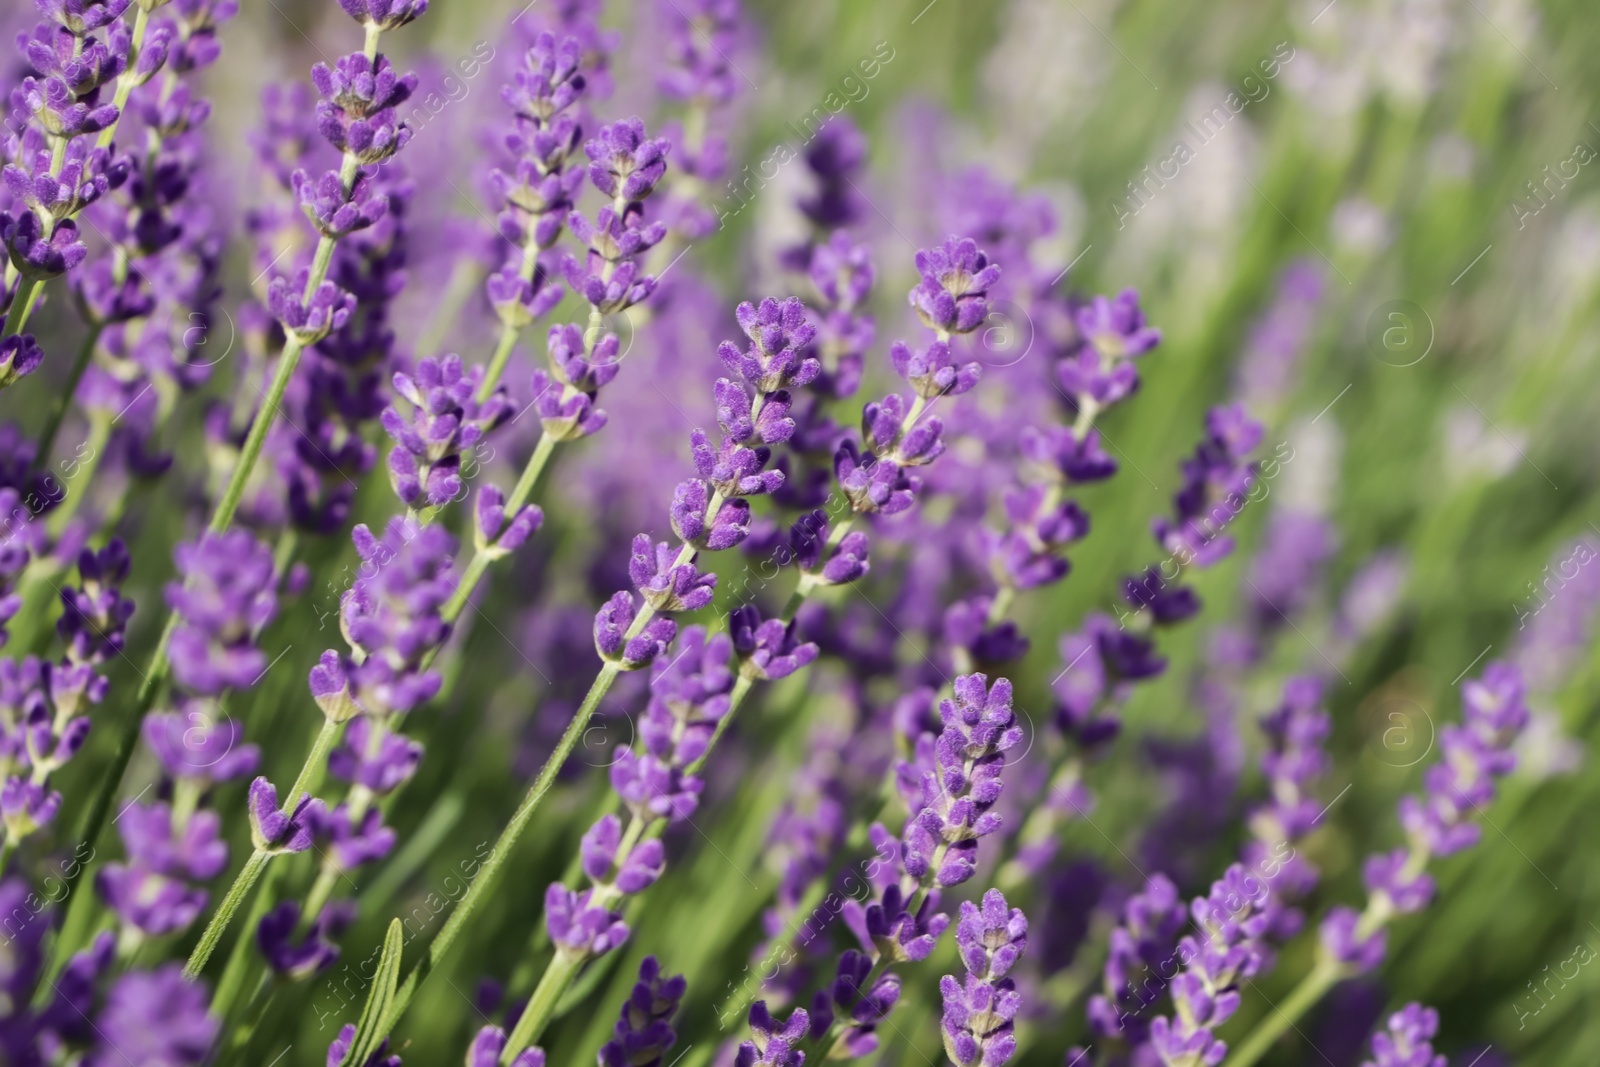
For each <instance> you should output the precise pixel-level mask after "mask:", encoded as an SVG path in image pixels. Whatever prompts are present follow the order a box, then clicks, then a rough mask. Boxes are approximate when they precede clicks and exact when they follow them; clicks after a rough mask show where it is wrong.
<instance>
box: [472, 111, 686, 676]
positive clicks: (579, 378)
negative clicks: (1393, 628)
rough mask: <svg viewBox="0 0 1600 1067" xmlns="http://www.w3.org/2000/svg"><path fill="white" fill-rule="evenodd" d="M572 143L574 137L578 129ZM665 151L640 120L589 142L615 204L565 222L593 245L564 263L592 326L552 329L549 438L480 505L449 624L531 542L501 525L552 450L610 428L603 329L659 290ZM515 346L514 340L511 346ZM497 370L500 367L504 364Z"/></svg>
mask: <svg viewBox="0 0 1600 1067" xmlns="http://www.w3.org/2000/svg"><path fill="white" fill-rule="evenodd" d="M567 136H571V137H573V138H576V136H577V133H576V130H575V129H574V130H573V131H569V132H568V134H567ZM667 150H668V145H667V143H666V142H665V141H661V140H652V139H650V138H649V137H647V136H646V134H645V128H644V123H643V121H641V120H639V119H627V120H624V121H622V122H618V123H614V124H613V125H610V126H605V127H602V128H601V130H600V133H599V135H598V136H597V137H596V138H595V139H593V140H590V141H588V142H586V143H585V144H584V152H585V153H586V154H587V155H588V157H589V160H590V162H589V169H588V175H589V180H590V183H591V184H593V185H594V186H595V188H597V189H598V190H600V191H601V192H602V193H604V194H606V195H607V196H609V197H611V203H610V204H607V205H605V206H603V207H601V208H600V210H599V212H598V213H597V214H596V217H595V219H594V221H593V222H592V223H591V222H590V221H589V220H588V219H587V218H586V217H584V216H583V215H581V214H580V213H578V212H577V211H572V212H570V213H569V214H568V216H567V218H566V224H567V226H568V228H569V229H571V231H572V233H573V235H574V236H575V237H576V238H577V239H578V240H579V241H581V242H583V243H584V244H585V245H587V246H588V252H587V255H586V256H585V258H584V259H582V260H579V259H577V258H575V257H573V256H571V255H568V256H566V257H565V258H564V259H563V262H562V271H563V273H564V274H565V276H566V279H567V282H568V284H569V285H571V286H572V288H573V291H574V292H577V293H578V294H580V295H581V296H582V297H583V298H584V299H585V300H586V301H588V303H589V322H588V326H587V328H585V329H580V328H579V327H578V326H576V325H575V324H571V323H569V324H566V325H562V326H553V327H551V329H550V340H549V346H548V355H549V359H550V370H549V372H546V371H543V370H536V371H534V373H533V381H532V386H533V396H534V399H533V407H534V408H535V410H537V412H538V414H539V421H540V425H541V428H542V430H543V433H541V434H540V437H539V442H538V444H537V445H535V446H534V450H533V455H532V456H530V457H529V458H528V462H527V464H526V465H525V466H524V467H523V470H522V474H521V476H520V477H519V478H518V479H517V484H516V485H515V486H514V487H513V488H512V490H511V492H510V494H509V495H507V496H503V497H502V495H501V494H500V492H499V490H497V489H496V490H493V491H492V496H491V497H489V498H488V499H483V498H480V500H479V505H478V516H479V523H478V531H477V551H475V552H474V553H473V556H472V559H471V560H470V561H468V563H467V566H466V568H465V570H464V572H463V574H462V578H461V582H460V585H459V586H458V587H457V589H456V595H455V596H454V597H452V598H451V600H450V602H449V603H448V604H446V605H445V609H444V617H445V620H446V621H447V622H454V621H455V619H456V618H457V617H458V616H459V615H460V614H461V612H462V610H464V609H465V608H466V605H467V601H468V599H469V598H470V597H471V596H472V593H473V591H474V590H475V589H476V588H477V585H478V581H479V579H481V578H482V577H483V574H484V572H485V571H487V570H488V568H489V565H490V564H491V563H493V562H494V561H495V560H496V559H499V558H501V557H502V556H504V555H505V554H506V553H507V552H509V551H510V550H511V549H512V548H513V547H515V543H520V540H519V537H520V539H525V538H526V536H527V533H526V532H521V533H520V534H519V530H518V527H517V525H516V523H515V522H514V521H513V522H506V523H504V524H503V525H502V523H501V520H502V519H503V518H504V517H505V516H513V517H515V516H519V515H522V514H524V508H525V506H526V505H527V503H528V498H529V496H531V495H532V493H533V488H534V486H535V485H536V484H537V483H538V480H539V476H540V475H541V474H542V473H543V471H544V468H545V465H546V464H547V463H548V462H549V460H550V456H551V455H552V454H553V452H554V450H555V446H556V445H557V444H560V443H562V442H565V441H575V440H578V439H580V438H582V437H587V436H588V435H589V434H592V433H595V432H596V431H598V430H599V429H600V428H601V427H603V426H604V425H605V421H606V415H605V412H604V411H602V410H601V409H600V408H598V407H596V406H595V398H596V396H597V394H598V393H599V391H600V389H601V387H602V386H604V385H606V384H607V383H608V382H610V381H611V380H612V379H613V378H615V377H616V374H617V369H618V368H617V360H618V359H619V355H618V353H619V351H620V349H621V342H620V340H619V339H618V337H617V335H616V334H615V333H613V332H611V331H609V330H607V329H605V316H607V315H616V314H620V313H621V312H624V311H626V310H627V309H628V308H630V307H633V306H634V305H635V304H638V303H641V302H642V301H645V300H648V299H649V297H650V294H651V293H653V292H654V291H655V286H656V281H655V279H654V278H653V277H651V276H650V275H648V274H644V273H642V271H641V269H640V266H639V263H638V259H639V257H641V256H642V255H643V254H644V253H645V252H648V251H649V250H650V249H651V248H653V247H654V246H655V245H657V244H659V243H660V242H661V239H662V238H663V237H665V236H666V232H667V231H666V227H665V225H664V224H662V223H659V222H656V223H649V224H647V223H646V222H645V221H644V200H645V198H646V197H648V196H649V195H650V194H651V193H652V192H654V190H655V187H656V185H657V184H658V183H659V182H660V181H661V179H662V176H663V175H664V174H665V173H666V168H667V164H666V154H667ZM514 341H515V337H514V336H513V338H512V342H511V343H514ZM507 352H509V347H508V348H507ZM500 363H501V365H502V366H503V364H504V360H503V359H501V360H500ZM498 373H499V372H498V370H496V369H495V367H494V365H493V364H491V366H490V371H489V373H488V374H486V375H485V376H484V379H483V385H481V386H480V388H479V395H480V396H487V395H488V392H487V390H489V389H491V388H493V387H494V385H495V382H496V380H497V378H498ZM486 520H488V521H486ZM683 562H685V561H683V560H680V561H679V564H680V565H681V564H682V563H683ZM623 626H624V628H625V627H626V626H627V623H626V622H624V623H623ZM633 636H638V635H637V634H635V635H633ZM641 665H642V664H641Z"/></svg>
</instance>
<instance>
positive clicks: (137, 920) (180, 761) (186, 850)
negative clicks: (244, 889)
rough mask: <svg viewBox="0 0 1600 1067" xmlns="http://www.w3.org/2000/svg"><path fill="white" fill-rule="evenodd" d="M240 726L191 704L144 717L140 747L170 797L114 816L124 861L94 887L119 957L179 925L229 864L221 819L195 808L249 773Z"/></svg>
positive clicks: (255, 752)
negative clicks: (115, 929) (112, 922)
mask: <svg viewBox="0 0 1600 1067" xmlns="http://www.w3.org/2000/svg"><path fill="white" fill-rule="evenodd" d="M242 736H243V730H242V729H241V728H240V727H239V725H238V724H237V723H235V722H233V721H232V720H229V719H221V720H218V721H216V722H212V721H211V720H210V719H209V718H208V717H207V714H206V712H205V711H203V710H202V709H201V708H200V707H198V706H196V705H195V704H191V705H190V706H189V707H188V708H187V709H186V710H185V711H183V712H163V713H158V714H155V715H151V716H149V717H148V718H146V719H145V721H144V739H145V744H146V745H148V746H149V748H150V750H151V751H152V752H153V753H155V756H156V759H157V761H158V763H159V764H160V767H161V772H162V775H163V776H164V779H165V780H166V781H167V782H170V783H171V793H172V799H171V801H170V802H165V801H162V802H157V803H153V804H145V805H139V804H135V805H131V806H129V807H128V809H127V810H126V811H125V812H124V813H123V815H122V817H121V818H119V819H118V820H117V830H118V832H119V833H120V834H121V836H122V843H123V848H124V851H125V852H126V853H127V861H126V862H125V863H108V864H106V865H105V866H104V867H102V868H101V869H100V870H99V872H98V873H97V874H96V876H95V888H96V890H97V891H98V892H99V894H100V896H101V898H102V899H103V900H105V902H106V904H107V905H108V906H109V907H110V908H111V909H112V911H114V912H116V914H117V917H118V918H119V919H120V920H121V922H122V924H123V925H122V933H121V936H120V937H119V939H118V944H119V955H123V956H126V955H127V954H128V953H130V952H131V951H132V950H133V949H135V948H136V947H137V946H138V945H139V944H140V943H141V942H142V940H143V939H144V938H146V937H160V936H162V935H164V934H169V933H174V932H178V931H181V930H184V929H186V928H187V927H188V926H189V925H190V924H191V923H192V922H194V920H195V919H196V918H198V917H199V915H200V913H201V912H202V911H203V910H204V909H205V904H206V900H207V894H206V891H205V890H204V889H202V888H200V887H199V886H197V885H193V884H191V883H204V882H207V881H210V880H211V879H212V878H214V877H216V876H217V875H218V874H220V873H221V872H222V870H223V869H224V868H225V867H226V866H227V863H228V845H227V842H226V841H223V840H222V839H221V837H220V831H221V819H220V818H219V817H218V815H217V813H216V812H215V811H210V810H200V809H199V805H200V804H201V802H202V800H203V799H204V797H205V795H206V793H207V792H209V790H210V789H211V788H213V787H214V786H216V785H218V784H220V783H222V782H227V781H232V780H234V779H237V778H242V777H246V776H248V775H251V774H253V773H255V770H256V767H257V765H258V764H259V763H260V759H261V754H260V750H259V749H258V748H257V747H256V746H255V745H246V744H240V743H239V742H240V738H241V737H242Z"/></svg>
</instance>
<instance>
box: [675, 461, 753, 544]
mask: <svg viewBox="0 0 1600 1067" xmlns="http://www.w3.org/2000/svg"><path fill="white" fill-rule="evenodd" d="M710 505H711V489H710V487H708V486H707V485H706V483H705V482H703V481H701V480H700V479H698V478H690V479H688V480H687V481H683V482H679V483H678V487H677V488H676V489H674V490H673V493H672V508H671V516H672V532H673V533H675V534H677V535H678V537H679V538H681V539H682V540H683V541H685V542H687V543H688V544H692V545H694V546H696V547H697V548H705V549H709V550H711V551H713V552H720V551H722V550H723V549H728V548H733V547H734V546H736V545H738V544H739V543H740V542H742V541H743V540H744V539H745V537H747V536H748V535H749V533H750V505H749V503H748V502H746V501H744V500H742V499H739V498H737V497H735V498H734V499H732V500H725V501H723V502H722V506H721V507H720V508H718V509H717V514H716V517H715V518H714V519H712V520H711V522H710V524H709V525H708V524H707V522H706V511H707V509H708V508H709V507H710Z"/></svg>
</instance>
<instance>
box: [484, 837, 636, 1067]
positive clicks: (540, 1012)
mask: <svg viewBox="0 0 1600 1067" xmlns="http://www.w3.org/2000/svg"><path fill="white" fill-rule="evenodd" d="M665 823H666V820H665V819H654V820H651V822H650V828H651V829H654V830H656V834H659V833H660V829H659V828H660V827H661V826H663V825H665ZM645 829H646V821H645V820H644V819H643V818H641V817H640V816H639V815H637V814H635V815H634V816H633V818H631V819H629V820H628V828H627V830H626V831H624V832H623V835H622V840H621V841H620V842H619V843H618V844H617V851H616V856H617V858H618V859H619V860H621V859H626V858H627V857H628V856H629V855H630V854H631V853H632V852H633V846H635V845H637V844H638V843H639V838H640V837H642V836H644V832H645ZM652 836H655V835H652ZM611 874H612V876H613V877H614V876H615V875H616V867H615V863H613V867H612V872H611ZM621 896H622V891H621V890H619V889H618V888H617V887H616V884H615V883H613V882H604V883H601V884H599V885H596V886H595V887H594V889H593V892H592V895H591V896H590V898H589V904H590V906H591V907H595V908H608V907H610V906H611V905H612V904H613V903H614V902H615V901H616V900H618V899H619V898H620V897H621ZM588 958H589V957H588V956H586V955H582V956H574V955H570V954H568V953H567V952H565V951H563V950H562V949H559V948H558V949H556V954H555V958H554V959H552V960H551V961H550V963H549V964H548V965H547V966H546V967H545V969H544V975H543V976H542V977H541V978H540V979H539V984H538V986H537V987H535V988H534V991H533V997H532V999H531V1000H529V1001H528V1006H527V1008H526V1009H524V1010H523V1013H522V1017H521V1018H520V1019H518V1020H517V1025H516V1028H515V1029H514V1030H512V1031H511V1036H510V1037H509V1038H508V1039H507V1040H506V1047H505V1049H504V1050H502V1052H501V1053H500V1062H501V1063H502V1064H505V1065H508V1067H509V1064H510V1063H511V1061H512V1060H514V1059H516V1058H517V1054H518V1053H520V1052H521V1051H522V1050H523V1049H525V1048H527V1047H528V1046H529V1045H531V1044H533V1043H534V1042H536V1041H538V1040H539V1036H540V1035H541V1034H543V1033H544V1028H545V1026H546V1025H547V1024H548V1023H549V1022H550V1017H551V1015H552V1014H554V1012H555V1010H556V1005H557V1004H559V1003H560V1002H561V998H562V997H563V996H564V995H565V994H566V992H567V990H568V989H569V988H571V986H572V980H573V979H574V978H576V977H577V976H578V971H579V969H580V968H581V967H582V966H583V964H584V961H585V960H587V959H588Z"/></svg>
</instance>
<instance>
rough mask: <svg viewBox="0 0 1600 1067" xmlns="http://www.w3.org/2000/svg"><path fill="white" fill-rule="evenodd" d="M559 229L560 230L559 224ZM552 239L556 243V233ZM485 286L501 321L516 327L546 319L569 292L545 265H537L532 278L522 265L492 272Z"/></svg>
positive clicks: (557, 227) (557, 228)
mask: <svg viewBox="0 0 1600 1067" xmlns="http://www.w3.org/2000/svg"><path fill="white" fill-rule="evenodd" d="M556 230H557V233H559V232H560V226H559V224H557V226H556ZM541 240H542V238H541ZM551 240H552V243H553V241H554V237H553V236H552V237H551ZM484 288H485V290H486V291H487V292H488V294H489V303H490V304H491V305H493V307H494V310H495V313H496V314H497V315H499V316H500V321H501V322H502V323H505V324H506V325H508V326H511V327H513V328H516V329H521V328H522V327H524V326H527V325H528V324H530V323H532V322H534V321H536V320H538V319H541V318H543V317H544V316H545V315H547V314H549V312H550V311H551V310H553V309H554V308H555V306H556V305H557V304H559V303H561V301H562V299H563V298H564V297H565V296H566V295H567V291H566V290H565V289H563V288H561V286H560V285H557V284H554V283H553V282H552V281H551V275H550V272H548V271H546V270H545V269H544V268H543V267H536V268H534V272H533V277H532V278H531V279H530V278H524V277H523V276H522V274H521V272H520V270H519V268H517V267H512V266H508V267H506V268H505V269H503V270H500V271H496V272H495V273H493V274H491V275H489V279H488V281H487V282H485V283H484Z"/></svg>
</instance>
